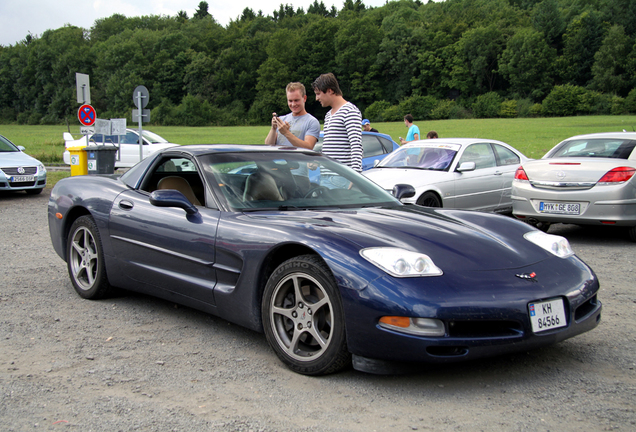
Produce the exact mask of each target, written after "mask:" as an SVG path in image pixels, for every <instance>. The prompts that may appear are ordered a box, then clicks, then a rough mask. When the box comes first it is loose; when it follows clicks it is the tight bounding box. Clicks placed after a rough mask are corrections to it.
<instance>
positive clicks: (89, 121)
mask: <svg viewBox="0 0 636 432" xmlns="http://www.w3.org/2000/svg"><path fill="white" fill-rule="evenodd" d="M77 118H78V119H79V121H80V123H81V124H82V125H84V126H92V125H93V123H95V119H96V118H97V114H96V113H95V108H93V107H92V106H90V105H88V104H84V105H82V106H81V107H80V109H79V111H78V112H77Z"/></svg>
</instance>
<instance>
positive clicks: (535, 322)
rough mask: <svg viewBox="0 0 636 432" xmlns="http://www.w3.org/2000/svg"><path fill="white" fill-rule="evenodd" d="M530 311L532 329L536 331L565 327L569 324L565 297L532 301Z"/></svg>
mask: <svg viewBox="0 0 636 432" xmlns="http://www.w3.org/2000/svg"><path fill="white" fill-rule="evenodd" d="M528 312H529V313H530V322H531V323H532V331H533V332H535V333H539V332H542V331H546V330H551V329H554V328H559V327H565V326H566V325H567V320H566V318H565V309H564V308H563V299H554V300H548V301H544V302H538V303H530V304H529V305H528Z"/></svg>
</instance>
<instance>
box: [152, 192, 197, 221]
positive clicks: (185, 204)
mask: <svg viewBox="0 0 636 432" xmlns="http://www.w3.org/2000/svg"><path fill="white" fill-rule="evenodd" d="M150 204H152V205H153V206H156V207H177V208H181V209H183V210H185V212H186V213H187V214H190V215H192V214H197V213H198V212H199V210H198V209H197V208H196V206H195V205H194V204H192V203H191V202H190V200H188V199H187V198H186V197H185V195H183V194H182V193H181V192H179V191H176V190H172V189H162V190H156V191H154V192H153V193H151V194H150Z"/></svg>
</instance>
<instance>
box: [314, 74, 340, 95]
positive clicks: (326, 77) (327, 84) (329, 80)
mask: <svg viewBox="0 0 636 432" xmlns="http://www.w3.org/2000/svg"><path fill="white" fill-rule="evenodd" d="M311 87H312V88H313V89H314V91H315V90H320V91H321V92H323V93H327V90H329V89H331V90H332V91H333V94H335V95H336V96H342V91H341V90H340V86H339V85H338V80H337V79H336V76H335V75H334V74H332V73H331V72H329V73H326V74H322V75H320V76H319V77H318V78H316V80H315V81H314V82H313V83H312V84H311Z"/></svg>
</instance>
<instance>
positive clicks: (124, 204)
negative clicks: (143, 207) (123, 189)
mask: <svg viewBox="0 0 636 432" xmlns="http://www.w3.org/2000/svg"><path fill="white" fill-rule="evenodd" d="M134 206H135V205H134V204H133V203H132V202H131V201H127V200H121V201H119V208H120V209H122V210H132V209H133V207H134Z"/></svg>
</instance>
